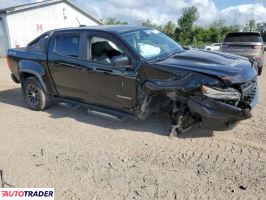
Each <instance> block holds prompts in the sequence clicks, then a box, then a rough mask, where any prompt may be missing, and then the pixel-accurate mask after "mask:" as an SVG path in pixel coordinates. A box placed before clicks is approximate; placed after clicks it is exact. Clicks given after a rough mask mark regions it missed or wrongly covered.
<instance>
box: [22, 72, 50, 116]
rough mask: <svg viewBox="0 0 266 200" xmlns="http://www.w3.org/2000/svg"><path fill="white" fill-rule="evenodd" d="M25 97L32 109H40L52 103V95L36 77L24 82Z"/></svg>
mask: <svg viewBox="0 0 266 200" xmlns="http://www.w3.org/2000/svg"><path fill="white" fill-rule="evenodd" d="M22 92H23V96H24V99H25V101H26V103H27V105H28V106H29V108H30V109H32V110H36V111H40V110H44V109H45V108H47V107H48V106H49V105H50V102H51V97H50V96H49V95H48V94H46V93H45V91H44V89H43V88H42V85H41V83H40V81H39V80H38V79H37V78H36V77H30V78H27V79H26V80H25V81H23V82H22Z"/></svg>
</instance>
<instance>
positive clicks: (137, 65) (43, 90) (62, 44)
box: [7, 26, 258, 134]
mask: <svg viewBox="0 0 266 200" xmlns="http://www.w3.org/2000/svg"><path fill="white" fill-rule="evenodd" d="M7 58H8V63H9V67H10V69H11V72H12V75H11V77H12V79H13V80H14V81H15V82H16V83H21V85H22V91H23V95H24V98H25V100H26V102H27V104H28V106H29V107H30V108H31V109H33V110H43V109H45V108H47V107H48V106H50V105H51V104H52V103H53V102H58V101H60V102H67V103H71V104H75V105H82V106H85V107H87V108H88V110H89V111H90V112H92V113H96V114H100V115H104V116H109V117H113V118H116V119H125V118H141V119H144V118H147V117H148V116H150V115H151V114H153V113H159V112H164V111H165V112H169V115H170V120H171V122H172V133H174V134H177V133H180V132H185V131H186V130H188V129H189V128H191V127H192V126H193V125H196V124H198V125H200V126H201V127H203V128H207V129H211V130H226V129H228V128H232V127H233V126H234V125H235V124H236V123H237V122H239V121H241V120H244V119H248V118H250V117H251V113H250V111H251V109H252V108H253V107H254V106H255V105H256V103H257V100H258V87H257V68H256V62H254V61H252V60H249V59H247V58H244V57H240V56H236V55H230V54H225V53H219V52H209V51H203V50H196V49H190V50H185V49H183V48H182V47H181V46H180V45H179V44H177V43H176V42H174V41H173V40H172V39H170V38H169V37H167V36H166V35H164V34H162V33H160V32H159V31H157V30H153V29H150V28H147V27H141V26H92V27H80V28H69V29H59V30H53V31H49V32H46V33H44V34H42V35H41V36H40V37H38V38H37V39H35V40H33V41H32V42H31V43H30V44H29V45H28V46H27V47H26V48H20V49H10V50H9V51H8V55H7ZM55 100H57V101H55Z"/></svg>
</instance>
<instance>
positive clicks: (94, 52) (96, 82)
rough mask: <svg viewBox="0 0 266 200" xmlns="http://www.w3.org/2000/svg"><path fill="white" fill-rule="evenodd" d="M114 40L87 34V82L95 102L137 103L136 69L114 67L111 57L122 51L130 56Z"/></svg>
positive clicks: (123, 105)
mask: <svg viewBox="0 0 266 200" xmlns="http://www.w3.org/2000/svg"><path fill="white" fill-rule="evenodd" d="M124 48H125V47H122V46H121V45H119V43H117V42H116V41H113V40H111V39H108V37H107V36H106V37H105V36H104V35H102V34H101V35H99V34H97V33H96V34H89V35H88V36H87V62H85V63H84V65H85V66H86V67H87V75H88V78H87V85H91V86H92V87H88V90H90V91H88V92H93V94H94V96H93V97H94V99H93V101H94V103H97V104H101V105H105V106H109V107H114V108H118V109H130V108H132V107H135V106H136V72H134V70H133V69H132V68H131V69H126V68H123V69H122V68H116V67H114V66H113V63H112V60H113V58H114V57H115V56H121V55H125V56H127V57H128V58H129V60H130V62H131V63H130V64H132V59H130V56H129V55H128V54H127V53H126V50H124Z"/></svg>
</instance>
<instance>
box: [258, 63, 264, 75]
mask: <svg viewBox="0 0 266 200" xmlns="http://www.w3.org/2000/svg"><path fill="white" fill-rule="evenodd" d="M262 67H263V65H262V66H258V75H259V76H260V75H261V73H262Z"/></svg>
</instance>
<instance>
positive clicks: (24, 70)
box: [18, 60, 48, 92]
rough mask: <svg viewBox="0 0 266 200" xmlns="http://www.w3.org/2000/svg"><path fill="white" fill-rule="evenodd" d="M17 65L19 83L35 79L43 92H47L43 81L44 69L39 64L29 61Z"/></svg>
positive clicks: (22, 61)
mask: <svg viewBox="0 0 266 200" xmlns="http://www.w3.org/2000/svg"><path fill="white" fill-rule="evenodd" d="M18 64H19V76H20V81H21V83H22V82H23V81H24V80H26V79H27V78H29V77H36V78H37V79H38V80H39V81H40V83H41V85H42V87H43V89H44V91H45V92H47V91H48V90H47V87H46V84H45V82H44V80H43V76H44V75H45V69H44V67H43V66H42V65H41V64H40V63H38V62H36V61H31V60H21V61H20V62H19V63H18Z"/></svg>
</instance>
